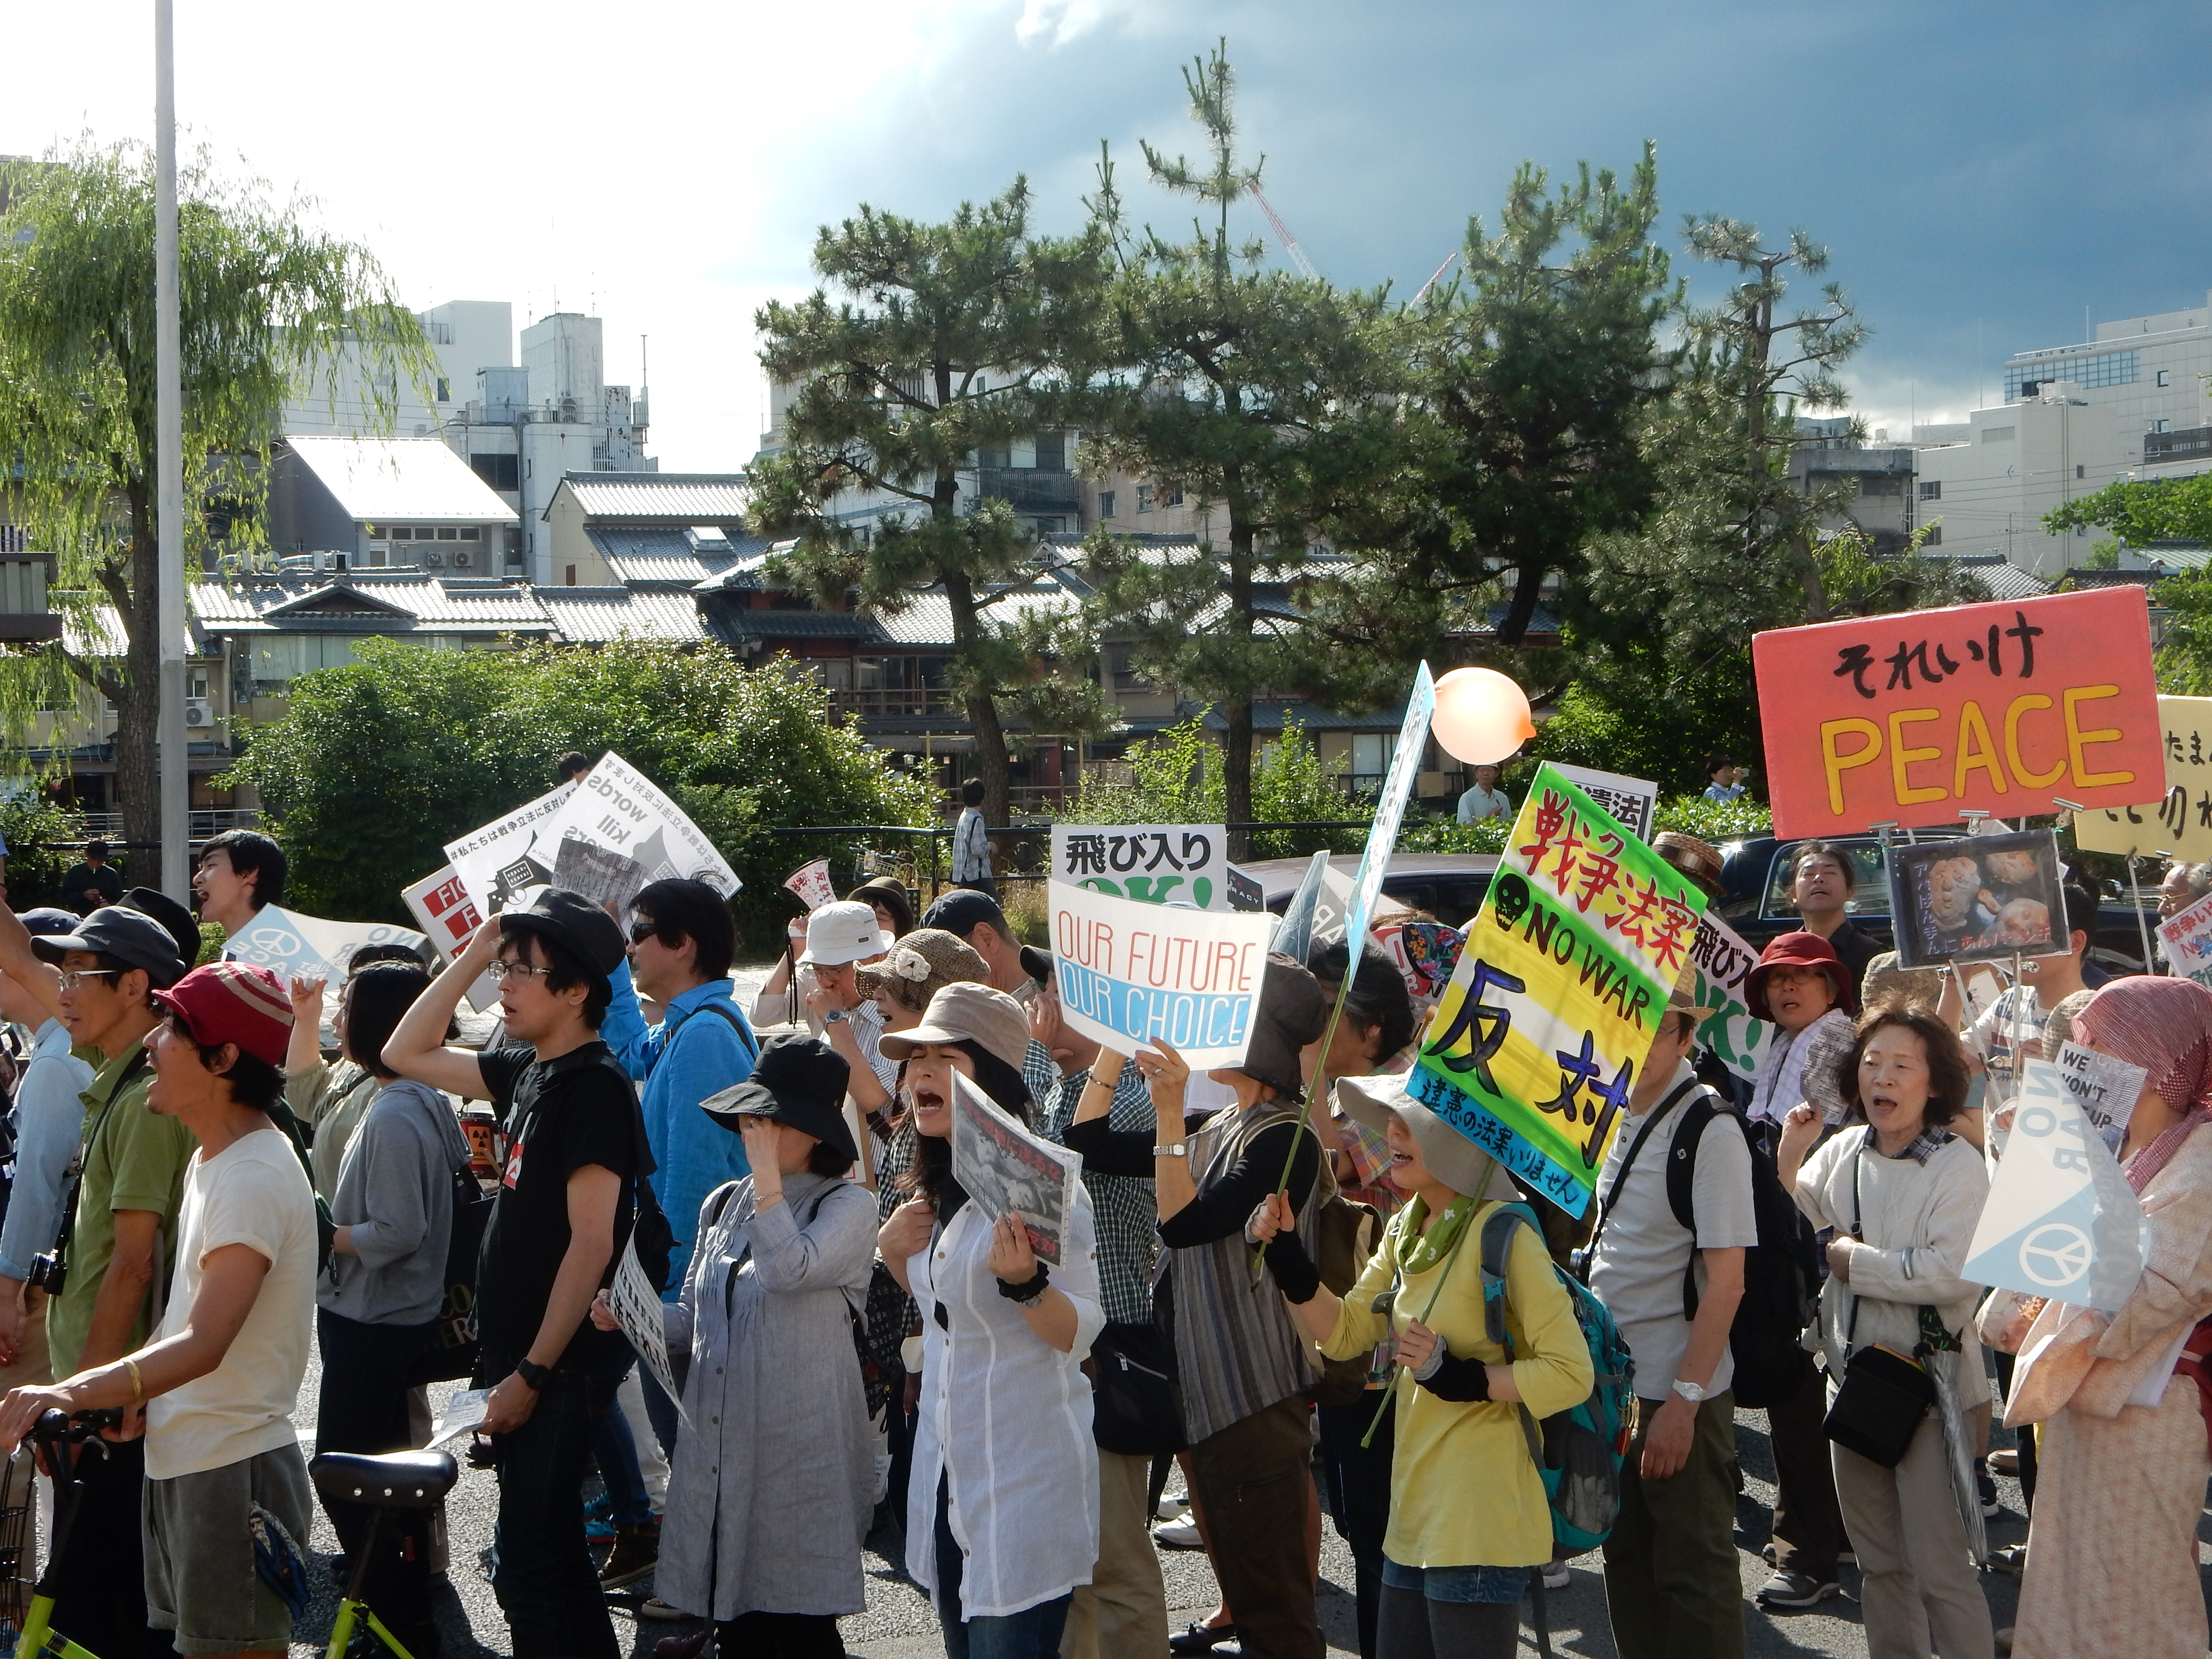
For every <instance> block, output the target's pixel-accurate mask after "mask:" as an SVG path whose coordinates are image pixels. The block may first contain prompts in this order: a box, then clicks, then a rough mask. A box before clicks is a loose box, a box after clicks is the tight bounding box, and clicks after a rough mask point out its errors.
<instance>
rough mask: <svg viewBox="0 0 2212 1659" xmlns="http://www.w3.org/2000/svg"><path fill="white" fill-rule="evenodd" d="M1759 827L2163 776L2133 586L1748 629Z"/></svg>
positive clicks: (2018, 801) (1823, 830) (2146, 623)
mask: <svg viewBox="0 0 2212 1659" xmlns="http://www.w3.org/2000/svg"><path fill="white" fill-rule="evenodd" d="M1751 646H1752V661H1753V665H1754V667H1755V669H1756V671H1757V676H1758V684H1759V719H1760V723H1761V725H1762V726H1763V728H1764V730H1765V744H1766V775H1767V787H1768V791H1769V794H1770V797H1771V802H1772V805H1773V808H1774V833H1775V834H1776V835H1777V836H1782V837H1784V839H1792V838H1796V837H1799V836H1826V835H1839V834H1852V833H1856V832H1857V831H1860V830H1864V829H1869V828H1871V827H1872V826H1874V825H1875V824H1878V823H1898V824H1903V825H1905V826H1906V827H1908V828H1911V827H1914V826H1917V825H1923V824H1937V823H1952V822H1954V821H1955V820H1956V819H1957V818H1958V817H1959V816H1960V814H1961V813H1962V812H1966V811H1983V812H1990V813H1993V814H1995V815H1996V816H1997V817H2014V818H2017V817H2024V816H2033V815H2034V814H2037V813H2046V812H2050V811H2053V810H2055V809H2054V808H2053V806H2052V804H2051V803H2052V801H2053V799H2054V798H2057V799H2066V800H2069V801H2073V802H2075V803H2077V804H2079V805H2082V806H2085V807H2106V806H2110V807H2124V806H2128V805H2132V804H2135V803H2136V802H2140V801H2141V800H2142V799H2144V797H2145V795H2146V793H2148V794H2151V795H2155V794H2157V793H2159V791H2160V788H2161V787H2163V785H2164V782H2165V779H2166V764H2165V757H2164V753H2163V750H2162V746H2161V741H2160V739H2161V732H2160V726H2159V715H2158V699H2157V685H2156V681H2155V679H2154V677H2153V673H2152V668H2151V655H2150V620H2149V612H2148V608H2147V605H2146V603H2145V600H2144V597H2143V592H2142V589H2141V588H2138V587H2134V586H2126V587H2100V588H2090V589H2088V590H2086V591H2084V592H2075V593H2051V594H2045V595H2044V596H2043V597H2041V598H2039V599H2022V600H2020V601H2018V602H2016V603H2015V602H2009V601H2008V602H2005V603H2000V604H1987V605H1954V606H1952V607H1950V608H1948V609H1946V610H1940V611H1906V612H1903V613H1901V614H1898V615H1893V616H1883V617H1851V618H1849V619H1847V620H1844V621H1842V622H1832V623H1815V624H1814V625H1813V626H1811V627H1808V628H1787V629H1777V630H1774V631H1772V632H1769V633H1765V634H1759V635H1753V638H1752V642H1751Z"/></svg>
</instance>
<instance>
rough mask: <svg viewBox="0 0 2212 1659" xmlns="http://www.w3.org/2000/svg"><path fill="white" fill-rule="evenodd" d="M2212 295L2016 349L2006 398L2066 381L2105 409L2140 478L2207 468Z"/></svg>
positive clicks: (2007, 371)
mask: <svg viewBox="0 0 2212 1659" xmlns="http://www.w3.org/2000/svg"><path fill="white" fill-rule="evenodd" d="M2207 376H2212V294H2208V295H2206V303H2205V304H2203V305H2201V306H2198V307H2195V308H2194V309H2193V310H2187V311H2168V312H2161V313H2159V314H2157V315H2155V316H2149V317H2127V318H2123V319H2120V320H2119V321H2118V322H2112V323H2099V324H2098V325H2096V326H2095V328H2094V329H2093V331H2091V336H2090V338H2089V339H2088V340H2087V341H2085V342H2084V343H2081V344H2079V345H2063V346H2046V347H2044V348H2041V349H2038V350H2034V351H2022V352H2018V353H2015V355H2014V356H2012V357H2010V358H2008V360H2007V361H2006V362H2005V367H2004V399H2005V402H2006V403H2008V404H2012V403H2015V402H2021V401H2026V400H2029V399H2032V398H2035V397H2036V396H2038V395H2039V393H2040V392H2042V391H2043V390H2044V389H2045V388H2046V387H2048V386H2051V384H2052V383H2053V382H2066V383H2070V384H2071V385H2072V386H2075V388H2076V392H2075V395H2076V396H2077V397H2078V398H2080V399H2081V401H2082V402H2083V403H2085V404H2087V405H2088V406H2089V407H2091V408H2093V409H2109V410H2112V413H2113V415H2114V416H2115V417H2116V418H2117V420H2118V428H2119V431H2120V434H2121V435H2122V437H2123V438H2124V440H2125V441H2127V442H2128V444H2129V445H2130V447H2131V448H2132V449H2133V451H2134V459H2135V461H2136V464H2137V465H2139V467H2140V469H2141V471H2139V473H2138V475H2137V476H2139V477H2145V478H2154V477H2188V476H2189V475H2191V474H2192V473H2196V472H2202V471H2206V470H2207V469H2208V468H2212V382H2208V380H2207V378H2206V377H2207Z"/></svg>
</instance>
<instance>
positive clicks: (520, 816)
mask: <svg viewBox="0 0 2212 1659" xmlns="http://www.w3.org/2000/svg"><path fill="white" fill-rule="evenodd" d="M575 790H576V786H575V785H574V783H573V782H571V783H564V784H562V786H561V787H559V788H558V789H553V790H549V791H548V792H547V793H544V794H542V795H540V796H539V797H538V799H536V800H533V801H532V802H531V803H530V804H529V805H526V806H518V807H516V808H515V809H514V811H512V812H508V813H506V814H504V815H502V816H501V817H496V818H494V819H493V820H492V821H491V822H490V823H487V824H485V825H484V826H483V828H482V829H477V830H473V831H471V833H470V834H468V835H465V836H462V837H461V838H460V839H459V841H449V842H447V843H446V861H447V863H448V864H450V865H451V866H453V873H454V874H455V875H457V876H459V878H461V885H462V887H463V888H464V889H465V890H466V891H467V893H468V896H469V897H470V898H471V899H473V900H474V901H475V902H476V907H477V909H478V910H480V911H482V912H483V914H484V915H487V916H494V915H498V914H499V913H500V912H501V910H504V909H505V908H507V906H508V905H509V904H511V903H513V902H514V901H515V900H516V899H517V898H518V897H520V896H521V895H522V894H525V893H527V892H529V891H530V890H532V889H533V888H538V887H543V886H544V885H545V884H546V883H548V882H550V880H552V879H553V844H552V841H551V839H550V834H549V832H550V829H551V828H552V823H553V820H554V817H556V814H558V813H559V811H561V809H562V807H563V806H564V805H567V804H568V797H569V796H570V795H572V794H574V793H575Z"/></svg>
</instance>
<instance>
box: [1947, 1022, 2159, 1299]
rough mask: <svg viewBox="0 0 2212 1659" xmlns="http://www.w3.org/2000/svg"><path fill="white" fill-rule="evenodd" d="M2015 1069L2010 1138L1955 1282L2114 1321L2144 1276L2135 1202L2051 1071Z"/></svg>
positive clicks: (2032, 1063)
mask: <svg viewBox="0 0 2212 1659" xmlns="http://www.w3.org/2000/svg"><path fill="white" fill-rule="evenodd" d="M2021 1069H2022V1072H2023V1077H2022V1081H2021V1093H2020V1097H2019V1107H2018V1109H2017V1111H2016V1112H2015V1115H2014V1117H2013V1126H2012V1135H2011V1138H2010V1139H2008V1140H2007V1141H2006V1143H2005V1152H2004V1157H2003V1158H2002V1159H2001V1160H2000V1161H1999V1163H1998V1164H1997V1171H1996V1177H1995V1178H1994V1179H1993V1180H1991V1181H1990V1193H1989V1198H1988V1200H1987V1201H1986V1202H1985V1203H1984V1205H1983V1206H1982V1218H1981V1221H1980V1223H1979V1225H1977V1226H1976V1227H1975V1229H1974V1238H1973V1243H1972V1244H1970V1245H1969V1246H1968V1247H1967V1250H1966V1266H1965V1267H1963V1268H1962V1269H1961V1270H1960V1275H1961V1277H1963V1278H1966V1279H1972V1280H1973V1281H1975V1282H1976V1283H1978V1284H1982V1285H1997V1286H1999V1287H2001V1288H2002V1289H2005V1290H2008V1291H2020V1292H2021V1293H2022V1294H2023V1295H2027V1296H2040V1297H2049V1298H2051V1300H2052V1301H2054V1302H2066V1303H2070V1304H2073V1305H2074V1306H2075V1307H2079V1308H2102V1309H2104V1310H2106V1311H2108V1312H2109V1311H2112V1310H2117V1309H2118V1308H2119V1307H2120V1306H2121V1305H2122V1304H2124V1303H2125V1302H2126V1301H2127V1299H2128V1297H2129V1296H2130V1294H2132V1293H2133V1291H2134V1290H2135V1288H2136V1280H2137V1279H2140V1278H2142V1265H2143V1243H2142V1233H2143V1213H2142V1201H2141V1200H2138V1199H2137V1198H2136V1194H2135V1193H2134V1190H2133V1189H2132V1188H2130V1187H2129V1185H2128V1182H2127V1177H2126V1176H2123V1175H2122V1174H2121V1173H2120V1166H2119V1164H2118V1160H2117V1159H2115V1158H2113V1156H2112V1151H2111V1149H2110V1148H2109V1147H2107V1146H2106V1145H2105V1142H2104V1139H2103V1138H2102V1137H2101V1136H2100V1135H2099V1134H2097V1133H2096V1132H2095V1131H2094V1130H2093V1129H2092V1128H2091V1127H2090V1123H2089V1120H2088V1118H2087V1116H2086V1115H2084V1114H2083V1112H2082V1110H2081V1107H2080V1106H2078V1105H2077V1104H2075V1099H2074V1097H2073V1095H2072V1094H2070V1093H2069V1091H2068V1090H2067V1087H2066V1085H2065V1083H2064V1081H2063V1079H2062V1078H2061V1076H2060V1073H2059V1069H2058V1067H2057V1066H2054V1065H2052V1064H2051V1062H2050V1061H2048V1060H2029V1061H2027V1064H2026V1065H2025V1066H2023V1067H2022V1068H2021Z"/></svg>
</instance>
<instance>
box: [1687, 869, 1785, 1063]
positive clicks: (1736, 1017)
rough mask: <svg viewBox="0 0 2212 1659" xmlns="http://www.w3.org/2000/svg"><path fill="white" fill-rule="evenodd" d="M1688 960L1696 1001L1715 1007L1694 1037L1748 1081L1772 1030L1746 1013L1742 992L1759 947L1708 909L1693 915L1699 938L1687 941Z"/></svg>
mask: <svg viewBox="0 0 2212 1659" xmlns="http://www.w3.org/2000/svg"><path fill="white" fill-rule="evenodd" d="M1690 965H1691V966H1692V968H1693V969H1695V970H1696V972H1697V996H1698V1006H1699V1007H1700V1008H1711V1009H1713V1010H1715V1012H1712V1013H1710V1014H1708V1015H1706V1016H1705V1021H1704V1023H1703V1024H1700V1025H1699V1027H1698V1041H1699V1042H1701V1043H1703V1044H1704V1045H1705V1047H1706V1048H1710V1049H1711V1050H1712V1051H1713V1054H1714V1057H1715V1058H1716V1059H1717V1060H1719V1061H1720V1062H1721V1064H1722V1065H1723V1066H1727V1067H1728V1068H1729V1071H1731V1072H1733V1073H1735V1075H1736V1076H1738V1077H1740V1078H1741V1079H1744V1080H1745V1081H1746V1082H1749V1081H1751V1080H1752V1079H1754V1078H1756V1077H1757V1076H1758V1075H1759V1056H1760V1055H1762V1054H1765V1052H1766V1045H1767V1042H1768V1041H1769V1040H1770V1039H1771V1037H1772V1036H1773V1035H1774V1028H1773V1027H1772V1026H1771V1025H1770V1024H1767V1023H1766V1022H1765V1020H1763V1019H1753V1018H1752V1017H1751V1007H1750V1005H1749V1003H1748V1002H1747V1000H1746V999H1745V997H1744V992H1743V987H1744V981H1747V980H1748V979H1749V978H1750V977H1751V970H1752V969H1754V968H1756V967H1758V966H1759V952H1758V951H1754V950H1753V949H1752V948H1751V946H1750V945H1749V944H1748V943H1747V942H1746V940H1745V939H1744V938H1743V936H1742V935H1741V933H1737V932H1736V931H1735V928H1733V927H1729V925H1728V923H1726V922H1724V921H1722V920H1721V919H1720V918H1719V917H1718V916H1717V915H1713V914H1712V913H1711V911H1707V912H1706V913H1705V915H1701V916H1699V918H1698V942H1697V943H1696V944H1695V945H1692V946H1691V947H1690Z"/></svg>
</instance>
